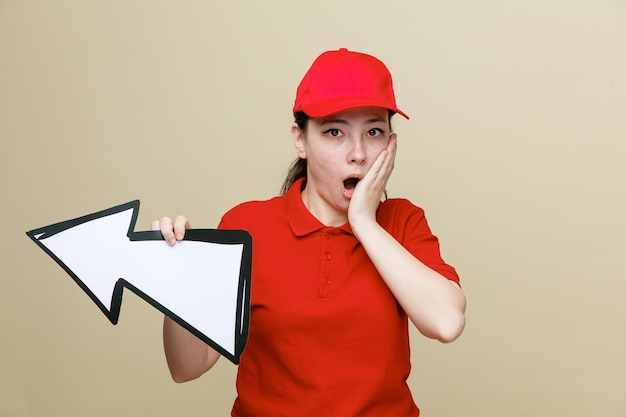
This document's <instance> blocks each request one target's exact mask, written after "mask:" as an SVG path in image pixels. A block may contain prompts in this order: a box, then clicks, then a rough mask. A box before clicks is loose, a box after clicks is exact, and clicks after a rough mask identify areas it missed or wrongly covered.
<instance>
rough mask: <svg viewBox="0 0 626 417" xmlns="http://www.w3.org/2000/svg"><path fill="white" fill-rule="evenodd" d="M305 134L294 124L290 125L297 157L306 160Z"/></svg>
mask: <svg viewBox="0 0 626 417" xmlns="http://www.w3.org/2000/svg"><path fill="white" fill-rule="evenodd" d="M305 136H306V134H305V133H304V131H303V130H302V129H300V128H299V127H298V125H297V124H296V123H294V124H292V125H291V137H292V139H293V144H294V146H295V147H296V152H297V153H298V157H300V158H301V159H306V137H305Z"/></svg>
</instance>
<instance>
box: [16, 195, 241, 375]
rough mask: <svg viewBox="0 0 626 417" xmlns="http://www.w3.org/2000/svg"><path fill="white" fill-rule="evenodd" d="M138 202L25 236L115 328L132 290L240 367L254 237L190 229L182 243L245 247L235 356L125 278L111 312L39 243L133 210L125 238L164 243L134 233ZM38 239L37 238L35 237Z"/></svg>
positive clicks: (120, 281)
mask: <svg viewBox="0 0 626 417" xmlns="http://www.w3.org/2000/svg"><path fill="white" fill-rule="evenodd" d="M139 204H140V201H139V200H134V201H130V202H128V203H125V204H121V205H119V206H115V207H112V208H109V209H106V210H102V211H98V212H96V213H92V214H88V215H86V216H81V217H77V218H75V219H72V220H66V221H62V222H59V223H55V224H51V225H49V226H44V227H40V228H38V229H34V230H31V231H29V232H26V235H27V236H28V237H30V238H31V239H32V240H33V241H34V242H35V243H36V244H37V246H39V247H40V248H41V249H43V251H44V252H46V253H47V254H48V255H49V256H50V257H51V258H52V259H54V261H55V262H56V263H57V264H59V266H61V268H63V269H64V270H65V272H67V273H68V274H69V275H70V276H71V277H72V279H73V280H74V282H76V284H78V286H79V287H80V288H82V290H83V291H84V292H85V293H86V294H87V295H88V296H89V298H91V300H92V301H93V302H94V303H96V305H97V306H98V307H99V308H100V310H101V311H102V312H103V313H104V315H105V316H106V317H107V318H108V319H109V321H110V322H111V323H112V324H114V325H115V324H117V322H118V319H119V316H120V310H121V307H122V294H123V290H124V288H127V289H129V290H130V291H132V292H133V293H135V294H136V295H137V296H139V297H140V298H142V299H143V300H145V301H146V302H148V303H149V304H150V305H152V306H153V307H154V308H156V309H157V310H159V311H161V312H162V313H163V314H165V315H166V316H168V317H170V318H171V319H172V320H174V321H175V322H176V323H178V324H179V325H181V326H182V327H184V328H185V329H187V330H188V331H189V332H191V333H192V334H193V335H195V336H196V337H197V338H199V339H200V340H202V341H203V342H205V343H206V344H208V345H209V346H211V347H212V348H213V349H215V350H217V351H218V352H219V353H220V354H222V355H223V356H225V357H226V358H228V360H230V361H231V362H233V363H234V364H235V365H238V364H239V360H240V357H241V353H242V352H243V350H244V348H245V347H246V343H247V341H248V330H249V324H250V283H251V277H252V273H251V272H252V237H251V236H250V234H249V233H248V232H247V231H245V230H219V229H189V230H187V231H186V232H185V238H184V239H183V240H190V241H196V242H209V243H219V244H237V245H243V252H242V256H241V266H240V272H239V283H238V290H237V310H236V311H237V312H236V317H235V323H236V324H237V326H238V328H237V329H235V335H234V337H235V354H234V355H233V354H231V353H230V352H228V351H227V350H226V349H224V348H223V347H221V346H220V345H219V344H217V343H216V342H214V341H213V340H211V338H209V337H208V336H206V335H204V334H203V333H201V332H200V331H199V330H198V329H196V328H195V327H193V326H191V325H190V324H189V323H187V322H186V321H185V320H183V319H182V318H181V317H179V316H178V315H176V314H175V313H174V312H172V311H170V310H169V309H167V308H165V307H164V306H163V305H161V304H159V303H158V302H157V301H155V300H154V299H153V298H151V297H150V296H148V295H147V294H146V293H144V292H143V291H141V290H140V289H139V288H137V287H135V286H134V285H132V284H131V283H129V282H128V281H126V280H125V279H124V278H121V277H120V278H119V279H118V280H117V281H116V283H115V286H114V288H113V294H112V296H111V310H110V311H109V309H108V308H107V307H106V306H105V305H104V304H102V302H101V301H100V300H99V299H98V297H96V295H95V294H94V293H93V292H92V291H91V290H90V289H89V287H88V286H87V285H86V284H85V283H84V282H83V281H82V280H81V279H80V278H79V277H78V276H77V275H76V274H75V273H74V272H73V271H72V270H71V269H70V268H69V267H68V266H67V265H65V264H64V263H63V261H62V260H61V259H59V258H58V257H57V256H56V255H55V254H54V253H53V252H52V251H51V250H50V249H48V248H47V247H46V246H45V245H44V244H43V243H41V242H40V240H43V239H46V238H48V237H50V236H53V235H55V234H57V233H59V232H62V231H64V230H67V229H70V228H72V227H75V226H78V225H80V224H83V223H87V222H90V221H92V220H96V219H99V218H102V217H107V216H110V215H112V214H116V213H120V212H123V211H127V210H129V209H132V210H133V213H132V218H131V221H130V225H129V227H128V233H127V234H126V235H127V236H128V238H129V239H130V240H131V241H147V240H164V239H163V236H162V235H161V232H160V231H143V232H135V231H134V230H135V224H136V222H137V216H138V214H139ZM36 236H37V237H36Z"/></svg>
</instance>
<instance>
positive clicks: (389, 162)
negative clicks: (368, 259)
mask: <svg viewBox="0 0 626 417" xmlns="http://www.w3.org/2000/svg"><path fill="white" fill-rule="evenodd" d="M396 146H397V140H396V135H395V134H394V135H392V136H391V137H390V138H389V143H388V145H387V148H386V149H384V150H383V151H382V152H381V153H380V155H378V158H376V161H374V163H373V164H372V166H371V167H370V169H369V171H368V172H367V174H366V175H365V177H363V179H362V180H361V181H359V183H358V184H357V185H356V188H355V190H354V194H352V198H351V199H350V205H349V206H348V221H349V222H350V225H351V226H352V228H353V229H354V228H355V226H358V225H359V224H360V223H361V222H363V221H374V222H375V221H376V209H377V208H378V205H379V204H380V200H381V198H382V196H383V193H384V192H385V189H386V188H387V181H388V180H389V177H391V173H392V172H393V167H394V162H395V159H396Z"/></svg>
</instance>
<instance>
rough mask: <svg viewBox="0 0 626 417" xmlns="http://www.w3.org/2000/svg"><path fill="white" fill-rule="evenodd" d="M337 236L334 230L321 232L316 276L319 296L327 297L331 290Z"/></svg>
mask: <svg viewBox="0 0 626 417" xmlns="http://www.w3.org/2000/svg"><path fill="white" fill-rule="evenodd" d="M336 242H337V236H336V233H335V230H332V229H326V230H325V231H324V233H323V238H322V247H321V251H320V257H321V259H320V263H321V268H320V276H319V278H318V284H317V288H318V294H319V297H321V298H325V297H328V296H329V295H330V294H331V293H332V290H333V280H334V278H335V277H334V276H333V270H334V268H333V266H334V262H335V260H334V259H333V257H334V255H335V252H336V251H335V250H334V248H335V247H336V246H335V245H336Z"/></svg>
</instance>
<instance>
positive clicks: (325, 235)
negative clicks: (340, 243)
mask: <svg viewBox="0 0 626 417" xmlns="http://www.w3.org/2000/svg"><path fill="white" fill-rule="evenodd" d="M324 237H325V238H326V239H328V240H330V239H332V238H333V234H332V233H330V232H326V233H324Z"/></svg>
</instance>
